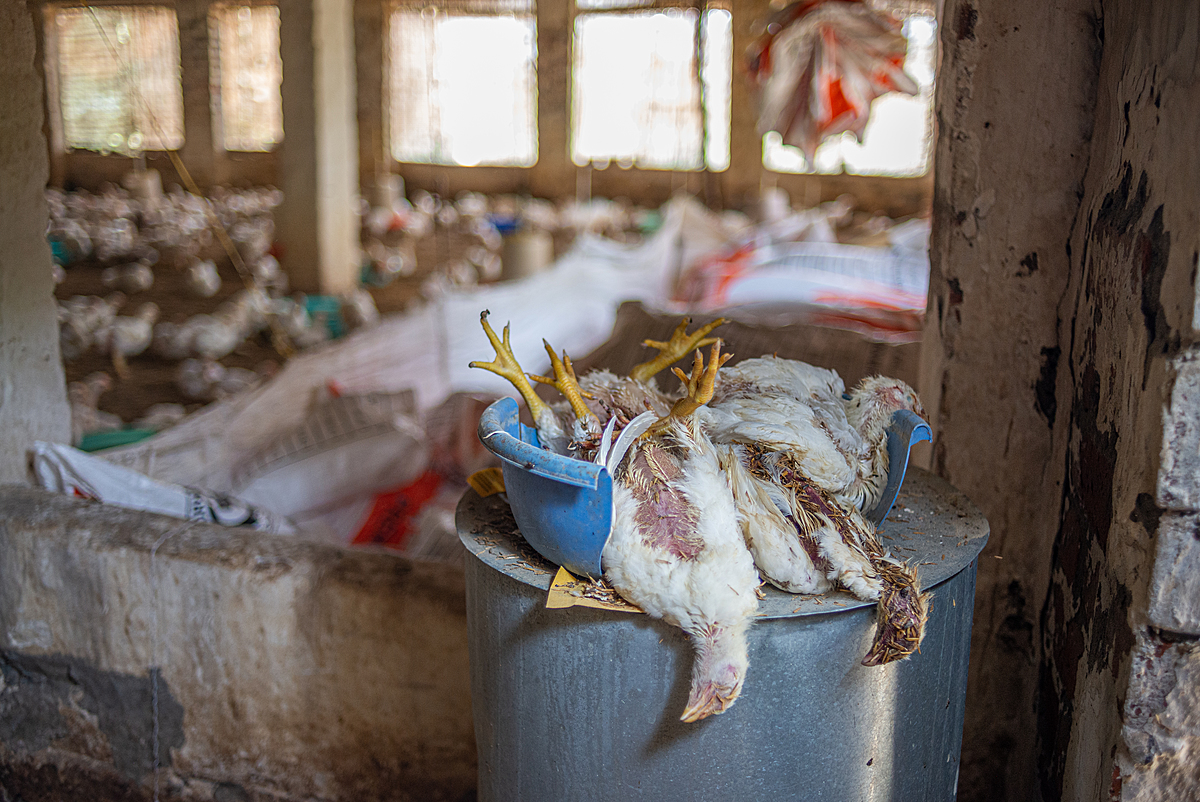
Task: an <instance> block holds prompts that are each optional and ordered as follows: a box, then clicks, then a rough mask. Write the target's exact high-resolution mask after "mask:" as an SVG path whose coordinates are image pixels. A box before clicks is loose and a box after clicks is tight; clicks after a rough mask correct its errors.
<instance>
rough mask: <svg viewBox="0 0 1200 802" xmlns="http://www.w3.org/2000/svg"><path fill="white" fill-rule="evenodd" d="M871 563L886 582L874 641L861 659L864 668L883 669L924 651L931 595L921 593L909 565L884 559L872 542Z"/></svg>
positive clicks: (880, 598) (869, 553)
mask: <svg viewBox="0 0 1200 802" xmlns="http://www.w3.org/2000/svg"><path fill="white" fill-rule="evenodd" d="M867 553H868V555H869V556H870V557H871V562H872V563H873V564H874V566H875V570H876V571H877V572H878V573H879V578H880V579H881V580H883V589H882V591H881V592H880V594H879V622H878V624H877V625H876V628H875V640H874V641H873V642H872V643H871V648H870V650H868V651H867V654H866V656H865V657H863V659H862V664H863V665H864V666H881V665H884V664H885V663H891V662H894V661H896V660H903V659H904V658H906V657H908V656H909V655H911V654H912V653H913V652H915V651H919V650H920V648H921V641H922V640H923V639H924V638H925V621H926V619H927V618H928V617H929V601H930V595H931V594H930V593H929V592H928V591H925V592H922V591H921V586H920V583H919V582H918V580H917V572H916V571H915V570H914V569H913V568H912V567H911V566H909V565H906V564H904V563H899V562H897V561H895V560H893V559H892V558H890V557H888V556H886V555H884V554H883V553H882V550H881V549H880V548H879V542H878V541H876V540H874V539H873V538H872V541H871V544H870V545H869V546H868V548H867Z"/></svg>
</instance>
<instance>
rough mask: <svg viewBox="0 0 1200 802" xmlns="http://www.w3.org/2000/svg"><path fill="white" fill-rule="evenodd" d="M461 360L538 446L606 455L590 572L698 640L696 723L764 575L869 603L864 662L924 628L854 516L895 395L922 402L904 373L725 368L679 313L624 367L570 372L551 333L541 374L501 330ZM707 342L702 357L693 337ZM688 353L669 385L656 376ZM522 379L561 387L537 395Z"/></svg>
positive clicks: (737, 646)
mask: <svg viewBox="0 0 1200 802" xmlns="http://www.w3.org/2000/svg"><path fill="white" fill-rule="evenodd" d="M487 315H488V313H487V312H484V313H483V315H482V322H483V327H484V330H485V331H486V333H487V336H488V339H489V340H490V341H491V343H492V345H493V347H494V348H495V351H496V358H495V359H494V360H493V361H491V362H472V363H471V365H472V367H478V368H483V369H486V370H490V371H492V372H494V373H497V374H498V375H500V376H503V377H504V378H506V379H508V380H509V381H511V382H512V384H513V385H514V387H515V388H516V389H517V391H518V392H519V393H520V395H521V397H522V398H523V399H524V401H525V403H526V405H527V406H528V407H529V411H530V413H531V414H532V416H533V420H534V423H535V425H536V427H537V431H538V437H539V440H540V441H541V443H542V445H543V447H545V448H547V449H549V450H552V451H554V452H556V453H559V454H563V455H569V456H571V457H574V458H576V459H581V460H591V461H596V462H599V463H601V464H604V465H606V466H607V467H608V470H609V472H610V473H611V475H612V478H613V515H612V532H611V535H610V537H609V540H608V542H607V544H606V545H605V547H604V551H603V554H602V566H603V571H604V578H605V579H606V580H607V581H608V582H609V583H610V584H611V585H612V587H613V588H614V589H616V591H617V592H618V593H620V594H621V596H623V597H624V598H625V599H627V600H628V601H630V602H632V603H633V604H636V605H637V606H639V607H640V608H641V609H642V610H643V611H645V612H646V613H648V614H649V615H651V616H654V617H656V618H661V619H663V620H664V621H666V622H668V623H670V624H672V625H674V626H678V627H680V628H681V629H683V630H684V632H685V633H686V634H687V636H688V638H689V639H690V640H691V642H692V645H693V650H694V654H695V662H694V664H693V668H692V680H691V689H690V693H689V698H688V704H687V708H686V709H685V710H684V712H683V714H682V716H681V718H682V720H683V721H687V722H693V721H698V720H700V719H703V718H706V717H708V716H711V715H715V714H718V713H721V712H723V711H725V710H726V709H728V707H729V706H730V705H731V704H733V702H734V700H736V699H737V697H738V695H739V693H740V692H741V689H742V683H743V681H744V679H745V676H746V671H747V668H748V665H749V660H748V654H747V641H746V632H747V629H748V627H749V625H750V623H751V621H752V620H753V617H754V615H755V613H756V612H757V609H758V593H757V591H758V587H759V585H760V584H761V583H762V581H764V580H765V581H767V582H770V583H771V584H772V585H775V586H776V587H778V588H780V589H782V590H784V591H787V592H790V593H803V594H818V593H824V592H826V591H829V590H831V589H839V590H845V591H848V592H850V593H852V594H853V595H854V596H856V597H858V598H860V599H863V600H869V601H875V602H877V604H878V625H877V628H876V634H875V638H874V642H873V644H872V646H871V648H870V650H869V651H868V653H867V655H866V656H865V657H864V658H863V660H862V662H863V664H864V665H868V666H872V665H882V664H885V663H889V662H892V661H895V660H900V659H903V658H905V657H907V656H908V655H910V654H912V653H913V652H914V651H916V650H917V648H918V647H919V645H920V643H921V639H922V637H923V635H924V627H925V619H926V614H927V610H928V604H929V598H928V593H924V592H922V591H921V589H920V586H919V583H918V580H917V575H916V572H915V570H914V569H913V568H912V567H911V566H909V565H907V564H905V563H904V562H901V561H899V560H897V559H895V558H893V557H892V556H891V555H890V554H889V553H887V551H886V550H885V549H884V547H883V545H882V544H881V542H880V539H879V536H878V533H877V532H876V530H875V528H874V526H873V525H872V524H871V523H870V522H869V521H868V520H867V518H866V517H864V515H863V512H864V510H870V509H871V508H872V507H874V506H875V504H876V503H877V502H878V501H879V499H880V496H881V495H882V493H883V489H884V486H885V484H886V482H887V475H888V457H887V449H886V445H885V443H886V430H887V426H888V424H889V423H890V422H891V418H892V415H893V413H894V412H895V411H897V410H900V409H906V410H909V411H911V412H914V413H915V414H917V415H920V416H921V417H924V410H923V409H922V407H921V403H920V401H919V400H918V398H917V396H916V393H914V392H913V390H912V388H910V387H909V386H908V385H907V384H905V383H904V382H902V381H899V380H896V379H888V378H884V377H880V376H875V377H870V378H867V379H864V380H863V381H862V382H861V383H860V384H859V385H858V386H857V387H855V388H854V389H852V390H851V391H850V392H849V393H848V394H844V387H843V384H842V380H841V378H840V377H839V376H838V375H837V373H835V372H834V371H830V370H825V369H822V368H817V367H813V366H812V365H808V364H805V363H803V362H795V361H791V360H786V359H779V358H776V357H772V356H764V357H762V358H758V359H747V360H743V361H742V362H740V363H738V364H737V365H735V366H731V367H728V368H723V366H724V364H725V362H726V360H728V359H729V357H730V355H729V354H722V353H721V346H722V343H721V341H720V340H718V339H715V338H712V337H709V336H708V335H709V334H710V332H712V331H713V329H715V328H716V327H717V326H718V325H720V324H721V323H722V322H723V321H721V320H717V321H714V322H713V323H711V324H708V325H706V326H703V327H701V328H699V329H698V330H697V331H695V332H693V333H691V334H689V333H688V332H687V325H688V321H686V320H685V321H683V322H682V323H681V324H680V325H679V327H678V328H677V329H676V330H675V332H674V333H673V335H672V336H671V338H670V340H669V341H667V342H654V341H649V340H648V341H646V345H648V346H651V347H654V348H656V349H658V351H659V355H658V356H657V357H655V358H654V359H651V360H650V361H648V362H644V363H642V364H640V365H638V366H636V367H635V368H634V369H633V370H631V371H630V373H629V375H628V376H616V375H614V374H612V373H610V372H608V371H603V370H597V371H592V372H589V373H586V374H584V375H583V376H578V377H577V376H576V375H575V372H574V368H573V366H572V364H571V360H570V358H569V357H568V356H567V355H566V354H563V355H561V356H560V355H558V354H556V353H555V352H554V349H553V348H552V347H551V346H550V344H549V343H546V351H547V352H548V353H549V355H550V360H551V366H552V369H553V374H554V375H553V376H552V377H543V376H533V375H527V374H525V373H524V372H523V371H522V369H521V367H520V365H518V364H517V361H516V359H515V358H514V357H513V354H512V349H511V347H510V345H509V331H508V328H507V327H505V329H504V333H503V336H502V337H499V336H497V335H496V333H495V332H494V331H493V329H492V328H491V326H490V325H489V323H488V321H487ZM705 346H711V350H710V353H709V356H708V360H707V363H705V361H704V359H703V357H702V354H701V351H700V350H699V349H701V348H702V347H705ZM693 351H694V352H695V354H694V358H693V359H694V362H693V367H692V370H691V373H690V374H685V373H684V372H683V371H682V370H680V369H678V368H675V369H674V373H675V374H676V375H677V376H678V377H679V379H680V380H681V382H682V387H681V388H680V390H679V391H677V392H671V391H668V390H663V389H661V388H660V386H659V385H658V383H657V380H656V378H655V377H656V375H657V374H658V373H660V372H661V371H663V370H664V369H666V368H667V367H669V366H670V365H671V364H672V363H674V362H676V361H678V360H679V359H681V358H683V357H685V356H687V355H688V354H689V353H692V352H693ZM530 379H533V380H534V381H537V382H541V383H545V384H551V385H553V386H554V387H555V388H556V389H557V390H558V391H559V392H560V393H561V394H562V395H563V397H564V398H565V399H566V400H565V401H564V402H561V403H558V404H554V405H550V404H547V403H546V402H545V401H543V400H542V399H541V398H540V397H539V396H538V395H537V394H536V393H535V392H534V390H533V385H532V384H531V382H530Z"/></svg>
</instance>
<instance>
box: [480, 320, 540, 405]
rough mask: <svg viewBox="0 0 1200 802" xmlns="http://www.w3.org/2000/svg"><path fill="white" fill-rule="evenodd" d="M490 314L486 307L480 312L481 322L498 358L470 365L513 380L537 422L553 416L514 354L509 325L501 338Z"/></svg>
mask: <svg viewBox="0 0 1200 802" xmlns="http://www.w3.org/2000/svg"><path fill="white" fill-rule="evenodd" d="M489 314H490V313H489V312H488V310H486V309H485V310H483V311H482V312H480V313H479V322H480V323H482V324H483V330H484V332H485V333H486V334H487V337H488V340H490V341H491V343H492V348H494V349H496V358H495V359H494V360H492V361H491V362H472V363H471V364H470V366H469V367H472V368H482V369H483V370H489V371H491V372H492V373H495V374H496V375H497V376H501V377H503V378H505V379H508V380H509V381H510V382H512V385H513V387H515V388H516V389H517V392H518V393H520V394H521V398H523V399H524V400H525V406H527V407H529V414H530V415H532V416H533V420H534V421H535V422H537V421H540V420H542V419H544V418H545V417H547V416H553V412H551V410H550V405H549V404H547V403H546V402H545V401H543V400H542V399H541V398H540V397H539V396H538V394H537V393H535V392H534V391H533V385H532V384H530V383H529V379H527V378H526V377H525V371H523V370H521V366H520V364H518V363H517V358H516V357H515V356H514V355H513V352H512V346H511V345H509V342H508V325H507V324H505V326H504V339H503V340H501V339H500V338H499V337H497V336H496V332H495V331H493V330H492V326H491V324H490V323H488V315H489Z"/></svg>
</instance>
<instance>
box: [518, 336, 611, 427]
mask: <svg viewBox="0 0 1200 802" xmlns="http://www.w3.org/2000/svg"><path fill="white" fill-rule="evenodd" d="M542 345H544V346H546V353H547V354H549V355H550V367H551V368H552V369H553V371H554V378H553V379H550V378H547V377H545V376H536V375H534V374H532V373H530V374H529V378H531V379H533V380H534V381H535V382H541V383H542V384H549V385H550V386H552V387H554V388H555V389H556V390H558V391H559V392H560V393H562V394H563V396H564V397H566V399H567V401H568V402H569V403H570V404H571V411H572V412H574V413H575V418H576V419H577V420H578V421H580V422H581V423H582V424H583V425H584V428H585V429H588V430H591V429H593V428H594V429H595V430H596V431H597V432H599V430H600V419H599V418H598V417H597V416H596V413H595V412H592V411H591V410H590V409H588V405H587V404H585V403H584V402H583V399H585V398H592V397H593V396H591V395H590V394H588V393H585V392H584V391H583V390H581V389H580V387H579V380H578V379H577V378H576V377H575V368H574V367H573V366H572V365H571V357H569V356H567V352H566V351H563V355H562V358H561V359H560V358H559V357H558V354H556V353H554V347H553V346H551V345H550V343H548V342H546V341H545V340H542Z"/></svg>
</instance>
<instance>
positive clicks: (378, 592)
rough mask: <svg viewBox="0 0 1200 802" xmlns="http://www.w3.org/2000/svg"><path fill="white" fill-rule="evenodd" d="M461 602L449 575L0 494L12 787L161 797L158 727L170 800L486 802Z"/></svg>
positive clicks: (438, 568) (459, 583)
mask: <svg viewBox="0 0 1200 802" xmlns="http://www.w3.org/2000/svg"><path fill="white" fill-rule="evenodd" d="M463 593H464V586H463V574H462V570H461V569H460V568H457V567H453V566H445V565H438V564H424V563H417V562H413V561H410V560H406V559H403V558H401V557H397V556H394V555H391V554H383V553H370V552H362V551H350V550H346V549H340V548H336V547H330V546H323V545H319V544H312V543H304V542H301V541H297V540H293V539H290V538H286V537H279V536H273V535H264V534H259V533H255V532H246V531H242V530H236V529H226V528H223V527H217V526H210V525H205V524H194V523H186V522H183V521H178V520H176V519H172V518H166V517H163V516H159V515H152V514H149V513H138V512H130V511H127V510H121V509H117V508H112V507H105V506H102V505H100V504H95V503H90V502H82V501H77V500H73V499H69V498H66V497H62V496H56V495H52V494H48V493H44V492H42V491H37V490H31V489H27V488H21V487H11V486H6V487H0V670H2V671H3V683H2V684H0V779H2V780H3V781H2V782H0V786H2V787H4V788H5V789H7V790H9V791H11V792H15V793H16V794H17V796H18V797H22V798H24V799H26V800H28V801H29V802H33V800H35V799H39V798H45V799H54V798H60V797H61V792H65V791H66V790H67V788H68V786H66V785H61V784H60V785H59V786H57V789H58V790H57V791H56V790H54V788H53V787H52V786H53V782H50V780H47V777H51V778H52V779H54V782H60V783H66V782H69V783H70V787H71V788H83V787H86V781H87V780H86V778H87V777H92V778H94V779H95V780H96V782H97V784H96V785H95V786H94V787H92V792H91V793H89V794H87V796H88V797H89V798H91V799H108V798H113V799H116V798H120V799H130V798H137V795H138V794H140V793H143V792H144V793H146V794H150V793H152V791H153V787H154V765H155V763H154V751H155V750H154V740H155V739H154V733H155V732H156V731H157V733H158V743H159V750H158V752H159V765H160V766H162V767H163V768H162V769H161V770H160V771H159V773H158V778H159V786H160V791H161V792H162V794H163V798H181V799H264V800H265V799H271V800H290V799H305V800H311V799H320V800H343V799H344V800H350V799H353V800H375V799H379V800H384V799H387V800H442V799H446V800H457V799H462V798H473V795H474V794H473V789H474V787H475V747H474V732H473V725H472V721H471V704H470V696H469V687H470V671H469V666H468V661H467V637H466V613H465V604H464V596H463ZM152 667H157V670H153V669H152ZM156 680H157V681H156ZM156 703H157V711H158V715H157V727H156V725H155V715H154V710H155V705H156ZM81 777H82V778H84V779H80V778H81ZM101 780H103V782H101ZM47 783H49V784H47ZM80 783H85V785H80ZM118 787H119V788H121V789H122V790H119V791H118V790H117V789H118ZM107 788H112V789H113V790H112V792H111V794H112V795H111V796H110V795H109V792H107V791H106V790H105V789H107ZM39 789H42V790H39ZM131 793H133V794H134V795H132V796H131Z"/></svg>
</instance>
